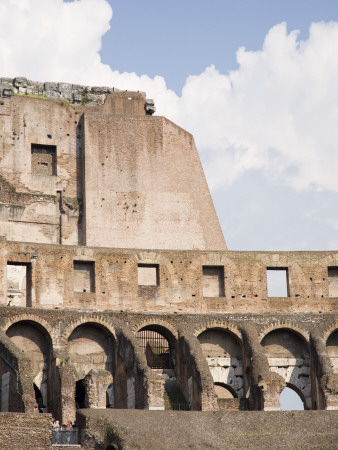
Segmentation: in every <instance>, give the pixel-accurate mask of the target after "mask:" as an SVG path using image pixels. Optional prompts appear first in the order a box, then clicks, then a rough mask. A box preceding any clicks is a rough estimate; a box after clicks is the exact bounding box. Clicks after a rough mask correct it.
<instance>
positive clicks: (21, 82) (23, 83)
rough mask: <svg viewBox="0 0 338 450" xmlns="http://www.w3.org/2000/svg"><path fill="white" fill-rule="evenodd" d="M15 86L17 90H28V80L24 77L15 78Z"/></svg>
mask: <svg viewBox="0 0 338 450" xmlns="http://www.w3.org/2000/svg"><path fill="white" fill-rule="evenodd" d="M13 85H14V86H15V87H16V88H26V87H27V78H24V77H17V78H14V80H13Z"/></svg>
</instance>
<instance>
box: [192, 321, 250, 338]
mask: <svg viewBox="0 0 338 450" xmlns="http://www.w3.org/2000/svg"><path fill="white" fill-rule="evenodd" d="M211 328H218V329H220V330H224V331H227V332H229V333H232V334H234V335H235V336H236V337H237V338H238V339H239V340H240V341H241V343H242V342H243V341H242V334H241V332H240V331H239V329H238V328H237V327H236V326H235V325H233V324H232V323H227V322H224V321H222V320H214V321H212V322H208V323H206V324H203V325H201V326H200V327H199V328H196V329H195V331H194V335H195V336H197V337H198V336H199V335H200V334H201V333H203V332H204V331H206V330H209V329H211Z"/></svg>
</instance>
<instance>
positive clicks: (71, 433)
mask: <svg viewBox="0 0 338 450" xmlns="http://www.w3.org/2000/svg"><path fill="white" fill-rule="evenodd" d="M74 440H76V441H77V428H76V426H75V424H72V422H67V425H61V426H60V423H59V421H58V420H55V419H53V420H52V443H53V444H73V443H76V444H77V442H73V441H74ZM71 441H72V442H71Z"/></svg>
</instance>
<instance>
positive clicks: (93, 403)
mask: <svg viewBox="0 0 338 450" xmlns="http://www.w3.org/2000/svg"><path fill="white" fill-rule="evenodd" d="M79 322H80V323H78V324H77V326H75V327H73V329H72V331H71V333H70V334H69V336H68V338H67V344H66V350H67V355H68V358H69V363H70V364H71V365H72V367H73V368H74V380H73V382H74V383H75V386H74V388H73V389H74V393H75V398H74V402H75V406H76V407H77V408H87V407H89V408H90V407H96V408H98V407H99V408H102V407H106V406H107V401H106V392H107V389H108V387H109V385H111V384H112V383H113V374H114V361H115V349H116V340H115V335H114V334H113V333H112V332H111V330H109V329H108V328H107V327H106V326H105V324H103V323H102V321H98V320H95V318H94V320H91V318H88V319H87V320H86V321H83V320H80V321H79ZM73 325H74V324H73Z"/></svg>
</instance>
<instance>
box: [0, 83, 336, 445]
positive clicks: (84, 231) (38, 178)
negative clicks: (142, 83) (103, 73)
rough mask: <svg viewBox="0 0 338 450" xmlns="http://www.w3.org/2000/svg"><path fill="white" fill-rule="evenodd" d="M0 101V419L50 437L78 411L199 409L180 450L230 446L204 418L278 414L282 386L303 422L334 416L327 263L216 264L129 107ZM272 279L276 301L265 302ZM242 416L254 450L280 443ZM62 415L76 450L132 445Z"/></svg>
mask: <svg viewBox="0 0 338 450" xmlns="http://www.w3.org/2000/svg"><path fill="white" fill-rule="evenodd" d="M0 89H1V93H2V95H3V93H4V90H5V89H8V90H10V91H12V90H13V91H14V94H20V95H14V96H13V97H3V98H2V99H1V101H0V131H1V133H0V139H1V141H0V147H1V152H2V153H1V162H0V166H1V167H0V168H1V175H0V234H1V236H0V241H1V246H0V350H1V351H0V382H1V408H2V411H11V412H14V411H25V412H26V413H30V412H32V411H37V410H38V409H39V410H40V411H41V412H46V411H48V412H50V413H52V414H53V416H54V417H55V418H57V419H58V420H60V421H61V422H63V423H64V422H67V421H69V420H71V421H74V420H75V415H76V409H77V408H87V409H89V410H96V409H105V408H107V409H109V410H110V411H111V410H112V409H113V408H114V410H115V411H116V410H117V409H135V408H136V409H147V410H158V411H159V410H161V409H165V408H167V409H185V410H187V409H191V410H193V411H209V412H211V413H213V414H214V415H212V416H203V414H202V415H200V416H199V415H195V413H189V412H187V413H183V414H187V415H186V416H183V415H181V416H176V413H175V414H174V415H173V416H169V417H174V416H175V417H186V418H187V422H186V424H185V425H186V426H187V428H188V429H189V430H190V428H189V427H190V420H195V421H197V424H198V423H199V422H200V421H203V420H204V418H205V420H206V422H207V423H209V426H210V429H211V430H213V431H212V434H210V433H209V431H206V430H204V431H203V432H202V430H203V426H204V425H202V426H200V427H198V430H197V431H196V436H195V434H194V433H192V435H190V434H189V433H190V431H189V433H188V435H187V439H188V441H189V445H190V448H191V446H192V447H193V448H206V447H208V446H209V447H210V446H211V445H212V446H215V448H232V447H231V445H232V441H231V439H230V441H229V445H228V446H227V447H225V444H224V442H225V441H224V436H225V434H224V433H223V431H222V432H221V433H220V435H218V434H217V427H216V426H215V423H214V421H213V420H209V419H208V417H213V418H214V419H215V418H217V420H216V422H217V421H218V422H217V424H218V425H219V424H220V422H221V421H223V418H224V417H226V416H223V415H219V413H218V412H217V411H218V410H219V409H223V410H226V409H231V410H237V413H238V414H241V412H240V413H239V412H238V410H261V411H262V410H265V411H272V410H274V411H277V410H279V409H280V400H279V399H280V394H281V392H282V391H283V389H284V388H285V386H288V387H291V388H292V389H294V391H295V392H297V393H298V394H299V396H300V399H301V401H302V402H303V405H304V407H305V409H314V410H316V409H317V410H318V409H322V410H324V409H326V410H328V411H329V410H334V409H338V372H337V371H338V329H337V321H338V318H337V305H338V303H337V302H338V299H337V298H336V294H337V292H338V287H337V286H338V282H337V280H338V252H337V251H323V252H278V251H273V252H245V251H242V252H236V251H228V250H227V248H226V245H225V242H224V238H223V235H222V232H221V228H220V225H219V223H218V220H217V216H216V214H215V211H214V208H213V204H212V201H211V197H210V194H209V191H208V188H207V184H206V182H205V178H204V174H203V170H202V168H201V165H200V161H199V158H198V154H197V151H196V148H195V145H194V141H193V137H192V136H191V135H190V134H189V133H187V132H185V131H184V130H182V129H181V128H179V127H177V126H176V125H174V124H173V123H172V122H170V121H168V120H167V119H165V118H162V117H150V116H151V114H152V113H153V112H154V111H155V105H154V103H153V101H151V100H146V96H145V94H144V93H140V92H129V91H119V90H117V89H114V88H108V87H90V86H81V85H71V84H68V83H54V82H48V83H36V82H34V81H30V80H26V79H19V78H17V79H14V80H12V79H6V78H5V79H1V82H0ZM36 95H39V96H43V97H44V98H42V99H39V98H31V97H34V96H36ZM46 97H47V98H46ZM65 100H67V101H65ZM71 103H73V104H71ZM271 270H280V271H282V272H283V276H284V278H285V283H286V284H287V289H286V290H285V292H286V294H285V296H284V297H276V298H275V297H271V296H269V290H268V274H269V271H271ZM115 411H114V412H115ZM328 411H325V413H327V412H328ZM237 413H235V414H237ZM189 414H190V415H189ZM276 414H277V415H276V416H275V417H276V420H279V421H280V424H281V426H282V427H284V426H285V427H289V421H290V417H292V416H290V415H278V413H276ZM27 417H28V416H27ZM81 417H82V419H81ZM116 417H118V416H117V415H116ZM121 417H122V416H121ZM130 417H133V419H135V421H136V422H138V420H139V419H138V418H139V417H143V416H137V415H135V416H130ZM144 417H153V416H146V415H145V416H144ZM154 417H155V416H154ZM156 417H158V418H159V419H158V422H159V423H161V420H162V419H161V416H156ZM163 417H166V416H163ZM238 417H239V422H240V423H242V422H243V423H244V422H245V421H244V418H250V417H254V416H249V415H247V416H245V415H243V416H242V415H240V416H238ZM255 417H256V418H257V424H256V428H253V429H254V430H258V436H257V439H253V440H252V442H253V443H254V445H255V448H264V445H265V443H266V442H265V441H264V440H262V439H260V438H261V437H262V434H261V433H264V436H265V435H268V436H272V437H271V443H272V447H271V445H270V446H269V448H279V447H278V445H279V443H280V442H283V439H284V441H285V442H288V441H287V437H286V436H284V435H281V434H280V433H279V435H278V439H274V437H273V435H274V432H273V431H271V429H270V428H268V430H266V429H263V428H262V427H261V425H260V424H261V423H262V420H263V419H262V418H263V417H266V418H267V420H268V422H269V420H270V419H269V417H270V416H269V415H267V416H264V415H263V414H262V415H257V416H255ZM271 417H272V416H271ZM297 417H305V416H297ZM309 417H313V424H314V425H315V424H316V420H319V419H318V418H320V419H321V418H322V417H324V421H326V420H328V419H327V418H328V417H332V415H331V413H328V415H327V416H322V415H318V416H315V415H314V416H309ZM78 418H79V420H80V421H81V420H83V421H84V420H85V422H83V423H84V424H85V425H86V426H87V431H85V430H84V431H83V436H84V445H85V446H87V448H94V447H95V446H96V445H99V446H100V445H102V446H107V445H108V444H109V445H110V444H112V442H108V441H107V439H108V437H109V436H110V437H111V436H112V435H114V436H115V437H116V439H117V441H118V440H119V439H120V440H119V441H118V442H117V441H116V442H114V444H115V445H118V444H119V443H120V446H122V443H123V445H124V446H125V448H128V446H131V447H132V446H133V445H134V441H132V440H130V441H128V442H127V441H125V442H124V441H123V439H124V434H123V433H122V435H120V434H119V431H116V430H115V428H114V427H115V423H113V422H111V421H110V418H111V415H109V413H107V416H106V415H102V416H100V415H95V414H93V415H92V414H91V413H89V414H88V415H87V413H86V418H85V419H84V416H81V415H79V416H78ZM98 418H100V420H101V419H102V418H103V419H104V421H102V420H101V422H100V420H98V422H97V419H98ZM191 418H192V419H191ZM106 419H107V420H106ZM128 420H129V419H128ZM142 420H144V419H141V421H142ZM170 420H171V419H169V422H170ZM175 420H176V419H175ZM175 420H173V425H170V426H174V425H175V424H174V422H175ZM224 420H225V419H224ZM227 420H228V419H227V418H226V421H227ZM231 420H232V419H231ZM248 420H249V423H251V422H250V420H253V419H251V418H250V419H248ZM311 420H312V419H311ZM141 421H140V423H141ZM241 421H242V422H241ZM98 424H99V425H98ZM299 424H300V421H298V425H299ZM223 425H224V424H223ZM83 426H84V425H83ZM144 426H145V429H146V428H147V426H148V425H147V424H146V423H145V422H144ZM161 426H162V429H165V427H164V424H162V425H161ZM195 426H196V425H195V424H194V425H193V426H192V429H193V428H194V427H195ZM250 426H251V425H249V429H250ZM269 426H270V425H269ZM93 427H94V428H95V427H96V428H97V432H94V433H93V432H92V430H93ZM137 427H138V425H136V426H135V433H136V434H135V438H138V439H139V442H140V443H141V444H140V445H141V448H142V446H144V447H143V448H157V447H159V445H158V442H159V441H158V438H157V437H156V433H157V431H156V426H155V428H154V432H152V431H150V433H151V436H150V439H149V440H142V439H143V437H144V436H143V435H142V436H141V435H140V430H137ZM179 427H180V425H179ZM179 427H178V428H177V429H178V430H179V433H181V432H182V433H183V431H182V430H181V429H180V428H179ZM0 428H1V427H0ZM140 429H141V427H140ZM243 429H244V428H243ZM290 429H292V433H294V435H295V436H296V438H297V439H298V431H297V430H294V429H293V428H292V426H291V428H290ZM313 429H315V427H314V428H313ZM279 431H280V429H279V428H278V432H279ZM304 431H307V429H305V428H304ZM200 432H201V433H200ZM112 433H113V434H112ZM199 433H200V434H199ZM208 433H209V434H208ZM140 436H141V437H140ZM0 437H1V433H0ZM197 437H198V441H197V440H196V439H197ZM153 438H154V440H152V439H153ZM195 438H196V439H195ZM133 439H134V438H133ZM175 439H176V437H175ZM180 439H181V440H180V445H178V444H177V445H176V444H175V442H174V447H177V448H184V445H185V442H187V443H188V441H184V439H185V437H184V438H183V439H182V435H181V436H180ZM215 439H216V440H215ZM217 439H218V440H217ZM250 442H251V441H250ZM298 442H301V444H300V445H301V446H305V447H304V448H306V446H307V445H308V441H307V440H306V439H305V440H303V441H298V440H297V443H298ZM311 442H314V443H315V444H316V445H317V443H318V445H320V444H321V441H319V440H318V441H315V440H314V441H311ZM195 444H196V445H195ZM243 445H244V447H245V446H247V445H246V441H245V440H244V441H243ZM273 445H276V446H275V447H273ZM290 445H291V444H290ZM90 446H91V447H90ZM170 446H171V448H172V446H173V443H172V442H170ZM199 446H200V447H199ZM46 448H48V447H46ZM121 448H122V447H121ZM163 448H165V447H163ZM248 448H250V447H248ZM283 448H285V446H284V447H283ZM314 448H316V447H314ZM328 448H330V447H328Z"/></svg>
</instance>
